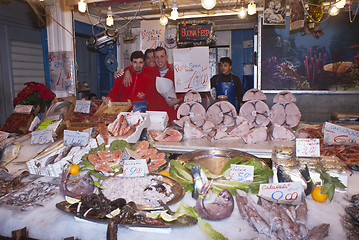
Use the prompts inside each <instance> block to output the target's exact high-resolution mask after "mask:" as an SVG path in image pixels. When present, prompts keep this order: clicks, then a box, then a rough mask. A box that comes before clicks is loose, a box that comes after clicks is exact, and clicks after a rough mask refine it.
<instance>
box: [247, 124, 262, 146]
mask: <svg viewBox="0 0 359 240" xmlns="http://www.w3.org/2000/svg"><path fill="white" fill-rule="evenodd" d="M243 140H244V141H245V142H246V143H248V144H251V143H252V144H254V143H260V142H265V141H267V127H256V128H253V129H251V130H250V131H249V132H248V133H247V134H245V135H244V136H243Z"/></svg>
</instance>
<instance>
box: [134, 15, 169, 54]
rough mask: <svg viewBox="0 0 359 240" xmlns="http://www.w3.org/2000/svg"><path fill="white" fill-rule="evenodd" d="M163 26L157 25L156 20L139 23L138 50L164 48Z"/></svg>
mask: <svg viewBox="0 0 359 240" xmlns="http://www.w3.org/2000/svg"><path fill="white" fill-rule="evenodd" d="M165 31H166V30H165V26H162V25H161V24H159V22H158V20H151V21H141V23H140V50H141V51H143V52H144V51H146V50H147V49H149V48H156V47H164V42H165Z"/></svg>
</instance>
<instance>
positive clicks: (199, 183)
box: [191, 164, 208, 199]
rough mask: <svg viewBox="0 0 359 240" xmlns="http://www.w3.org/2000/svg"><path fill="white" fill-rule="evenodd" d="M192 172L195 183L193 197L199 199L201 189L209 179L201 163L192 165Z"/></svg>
mask: <svg viewBox="0 0 359 240" xmlns="http://www.w3.org/2000/svg"><path fill="white" fill-rule="evenodd" d="M191 173H192V178H193V184H194V186H193V191H192V197H193V198H194V199H198V197H199V195H200V191H201V189H202V187H203V185H204V184H206V183H208V179H207V176H206V174H205V173H204V171H203V170H202V169H201V166H200V165H199V164H198V165H197V166H193V165H191Z"/></svg>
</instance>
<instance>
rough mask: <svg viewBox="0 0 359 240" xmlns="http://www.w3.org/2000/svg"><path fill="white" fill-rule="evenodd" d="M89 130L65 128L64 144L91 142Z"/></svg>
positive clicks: (82, 144) (84, 144) (85, 143)
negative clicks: (81, 130) (80, 130)
mask: <svg viewBox="0 0 359 240" xmlns="http://www.w3.org/2000/svg"><path fill="white" fill-rule="evenodd" d="M89 139H90V134H89V133H88V132H79V131H70V130H64V145H65V146H67V145H73V146H86V145H87V144H88V142H89Z"/></svg>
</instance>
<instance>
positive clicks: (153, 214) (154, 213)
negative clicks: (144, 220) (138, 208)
mask: <svg viewBox="0 0 359 240" xmlns="http://www.w3.org/2000/svg"><path fill="white" fill-rule="evenodd" d="M162 212H167V210H166V211H151V212H147V213H146V217H149V218H153V219H157V218H159V217H160V216H161V213H162Z"/></svg>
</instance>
